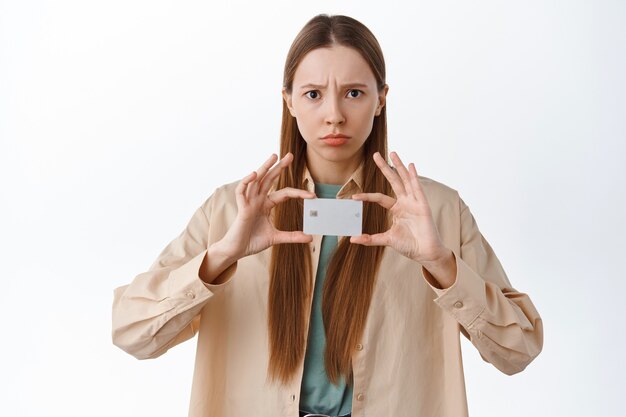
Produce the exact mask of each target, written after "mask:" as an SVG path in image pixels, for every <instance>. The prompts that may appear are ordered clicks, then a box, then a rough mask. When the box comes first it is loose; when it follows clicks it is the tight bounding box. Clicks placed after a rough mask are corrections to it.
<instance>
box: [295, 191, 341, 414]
mask: <svg viewBox="0 0 626 417" xmlns="http://www.w3.org/2000/svg"><path fill="white" fill-rule="evenodd" d="M340 189H341V186H340V185H331V184H315V194H316V195H317V196H318V197H320V198H337V193H338V192H339V190H340ZM336 247H337V236H323V237H322V247H321V248H320V255H319V256H320V259H319V265H318V268H317V274H316V276H315V289H314V291H313V304H312V306H311V320H310V325H309V338H308V341H307V347H306V354H305V356H304V375H303V376H302V387H301V390H300V410H302V411H307V412H309V413H321V414H328V415H331V416H341V415H344V414H348V413H350V412H351V410H352V386H351V385H347V384H346V382H345V381H344V379H343V378H342V379H341V380H340V381H339V385H333V384H332V383H331V382H330V381H329V380H328V375H327V374H326V369H325V367H324V350H325V348H326V333H325V332H324V322H323V320H322V289H323V287H324V279H325V278H326V269H327V267H328V261H329V260H330V257H331V255H332V253H333V251H334V250H335V248H336Z"/></svg>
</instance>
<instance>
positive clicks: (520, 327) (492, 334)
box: [422, 198, 543, 375]
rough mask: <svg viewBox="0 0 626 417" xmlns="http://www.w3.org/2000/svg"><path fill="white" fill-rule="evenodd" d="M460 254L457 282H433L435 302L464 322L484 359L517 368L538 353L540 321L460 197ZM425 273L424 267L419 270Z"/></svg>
mask: <svg viewBox="0 0 626 417" xmlns="http://www.w3.org/2000/svg"><path fill="white" fill-rule="evenodd" d="M459 204H460V216H461V221H460V224H461V234H460V237H461V245H460V253H454V256H455V258H456V267H457V276H456V281H455V283H454V284H453V285H452V286H450V287H449V288H446V289H443V290H442V289H437V288H435V287H432V286H431V287H432V288H433V290H434V291H435V292H436V294H437V295H438V297H437V298H436V299H435V302H436V303H437V304H438V305H439V306H440V307H441V308H442V309H444V310H445V311H446V312H447V313H449V314H451V315H452V316H453V317H454V318H455V319H456V320H457V321H458V322H459V324H460V325H461V326H462V327H461V331H462V332H463V333H464V334H465V336H467V337H468V338H469V339H470V341H471V342H472V344H473V345H474V346H475V347H476V348H477V349H478V351H479V352H480V355H481V356H482V358H483V359H484V360H485V361H487V362H490V363H491V364H493V365H494V366H495V367H496V368H498V369H499V370H500V371H502V372H503V373H505V374H507V375H512V374H515V373H518V372H521V371H522V370H524V369H525V368H526V366H527V365H528V364H529V363H530V362H531V361H532V360H533V359H534V358H535V357H536V356H537V355H538V354H539V353H540V352H541V349H542V346H543V325H542V321H541V318H540V316H539V313H538V312H537V310H536V308H535V306H534V305H533V303H532V301H531V300H530V297H529V296H528V295H526V294H524V293H521V292H518V291H516V290H515V289H514V288H513V287H512V286H511V283H510V282H509V280H508V278H507V276H506V274H505V272H504V270H503V268H502V266H501V264H500V261H499V260H498V258H496V255H495V253H494V251H493V249H492V248H491V246H490V245H489V243H488V242H487V241H486V240H485V238H484V237H483V236H482V234H481V233H480V231H479V229H478V226H477V224H476V221H475V219H474V217H473V216H472V214H471V212H470V210H469V208H468V207H467V205H466V204H465V203H464V202H463V200H461V199H460V198H459ZM422 271H423V272H424V274H427V273H428V272H427V271H426V270H425V269H422Z"/></svg>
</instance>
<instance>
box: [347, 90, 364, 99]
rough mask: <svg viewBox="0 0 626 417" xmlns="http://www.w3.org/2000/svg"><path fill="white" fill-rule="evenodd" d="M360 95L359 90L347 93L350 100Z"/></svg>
mask: <svg viewBox="0 0 626 417" xmlns="http://www.w3.org/2000/svg"><path fill="white" fill-rule="evenodd" d="M360 95H361V90H350V91H348V96H349V97H352V98H357V97H358V96H360Z"/></svg>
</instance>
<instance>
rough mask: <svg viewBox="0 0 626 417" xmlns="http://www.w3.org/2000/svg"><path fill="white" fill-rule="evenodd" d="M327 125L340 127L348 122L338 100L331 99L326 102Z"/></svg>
mask: <svg viewBox="0 0 626 417" xmlns="http://www.w3.org/2000/svg"><path fill="white" fill-rule="evenodd" d="M325 107H326V124H328V125H339V124H342V123H344V122H345V121H346V118H345V116H344V114H343V111H342V110H341V104H340V103H339V100H338V99H336V98H330V99H327V100H326V106H325Z"/></svg>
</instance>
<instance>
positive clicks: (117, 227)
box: [0, 0, 626, 417]
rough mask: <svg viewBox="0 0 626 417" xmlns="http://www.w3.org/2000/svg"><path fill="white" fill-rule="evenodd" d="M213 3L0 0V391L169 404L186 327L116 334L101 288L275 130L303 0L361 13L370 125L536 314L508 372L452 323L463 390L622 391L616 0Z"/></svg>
mask: <svg viewBox="0 0 626 417" xmlns="http://www.w3.org/2000/svg"><path fill="white" fill-rule="evenodd" d="M215 3H217V2H211V1H173V0H158V1H141V0H124V1H121V0H109V1H106V2H104V1H101V2H86V1H79V0H73V1H72V0H57V1H44V0H40V1H36V0H32V1H27V0H25V1H16V0H14V1H9V0H0V190H1V192H0V195H1V198H2V202H1V204H0V211H1V214H2V215H1V216H0V230H1V232H0V256H1V258H2V259H1V267H2V272H1V276H2V284H1V286H0V320H2V322H1V326H2V333H3V335H2V344H1V345H0V350H1V355H0V369H2V371H1V372H0V375H2V376H1V377H0V383H1V384H2V387H0V397H1V398H2V400H1V401H0V414H2V415H5V416H12V417H14V416H63V417H70V416H81V417H82V416H84V415H91V416H112V415H115V416H118V417H123V416H146V415H150V416H155V417H156V416H182V415H186V412H187V406H188V398H189V393H190V385H191V373H192V368H193V360H194V351H195V343H194V341H191V342H188V343H186V344H183V345H181V346H178V347H176V348H174V349H173V350H171V351H170V352H168V353H167V354H166V355H164V356H163V357H161V358H159V359H157V360H153V361H137V360H135V359H133V358H132V357H130V356H128V355H126V354H125V353H123V352H122V351H121V350H119V349H117V348H115V347H114V346H113V345H112V344H111V341H110V330H111V328H110V314H111V311H110V308H111V301H112V290H113V288H114V287H116V286H119V285H122V284H125V283H128V282H130V280H132V278H133V277H134V276H135V275H136V274H138V273H139V272H142V271H144V270H146V269H147V268H148V266H149V265H150V264H151V263H152V261H153V260H154V259H155V257H156V256H157V255H158V253H159V252H160V250H161V249H162V248H163V247H164V246H165V245H166V244H167V243H168V242H169V241H170V240H171V239H173V238H174V237H175V236H176V235H177V234H178V233H179V232H180V231H181V230H182V228H183V227H184V225H185V224H186V222H187V221H188V220H189V218H190V217H191V214H192V213H193V211H194V210H195V209H196V208H197V206H198V205H199V204H201V203H202V201H204V199H205V198H206V197H208V195H209V194H210V193H211V192H212V191H213V189H214V188H215V187H217V186H218V185H220V184H223V183H226V182H230V181H234V180H236V179H238V178H240V177H242V176H243V175H245V174H247V173H248V172H249V171H250V170H252V169H255V168H256V167H257V166H258V165H259V164H260V163H261V162H262V161H263V160H264V159H265V158H266V156H267V155H269V154H270V153H272V152H276V151H277V150H278V135H279V132H278V129H279V122H280V109H281V101H280V100H281V98H280V87H281V77H282V65H283V63H284V59H285V56H286V53H287V49H288V47H289V45H290V43H291V41H292V39H293V37H294V36H295V34H296V33H297V32H298V30H299V29H300V28H301V27H302V26H303V25H304V23H305V22H306V21H307V20H308V19H309V18H310V17H312V16H313V15H315V14H317V13H320V12H328V13H342V14H348V15H351V16H353V17H356V18H357V19H359V20H361V21H363V22H364V23H365V24H366V25H368V26H369V27H370V28H371V29H372V30H373V31H374V33H375V34H376V35H377V37H378V38H379V40H380V42H381V45H382V47H383V50H384V52H385V55H386V60H387V65H388V83H389V85H390V86H391V89H390V92H389V96H388V115H389V116H388V117H389V123H390V126H389V141H390V146H391V149H394V150H397V151H398V152H399V153H400V155H401V156H402V157H404V159H405V160H407V161H413V162H415V163H416V165H417V168H418V172H419V173H420V174H422V175H425V176H428V177H431V178H435V179H437V180H439V181H442V182H444V183H446V184H448V185H450V186H452V187H454V188H456V189H457V190H459V191H460V193H461V196H462V197H463V198H464V199H465V201H466V202H467V203H468V204H469V205H470V207H471V208H472V211H473V212H474V214H475V216H476V217H477V219H478V222H479V225H480V227H481V229H482V231H483V233H484V235H485V236H486V237H487V238H488V239H489V241H490V242H491V243H492V245H493V246H494V248H495V249H496V252H497V253H498V255H499V257H500V259H501V261H502V263H503V264H504V266H505V269H506V270H507V273H508V275H509V277H510V279H511V281H512V282H513V285H514V286H515V287H516V288H517V289H518V290H520V291H524V292H527V293H529V294H530V295H531V297H532V299H533V301H534V302H535V304H536V306H537V308H538V310H539V311H540V313H541V315H542V317H543V319H544V324H545V348H544V351H543V353H542V354H541V355H540V356H539V357H538V358H537V360H536V361H535V362H533V363H532V364H531V365H530V366H529V367H528V369H527V370H526V371H525V372H523V373H521V374H518V375H516V376H513V377H507V376H505V375H503V374H500V373H499V372H498V371H497V370H496V369H495V368H493V367H492V366H491V365H489V364H486V363H484V362H483V361H482V360H481V359H480V357H479V355H478V353H477V352H476V351H475V350H474V348H473V347H472V346H471V345H470V344H469V343H466V344H465V345H464V358H465V368H466V378H467V390H468V396H469V405H470V412H471V414H472V415H473V416H483V417H485V416H494V417H495V416H498V417H500V416H528V415H533V416H555V415H568V416H589V415H597V416H616V415H618V414H621V413H623V407H622V406H621V401H620V400H621V397H622V396H623V388H624V386H625V382H626V378H625V376H624V375H625V374H626V361H625V360H624V355H623V352H624V344H625V342H626V331H625V326H624V322H623V318H624V317H626V314H625V313H626V308H625V307H624V304H625V303H624V297H625V294H626V284H625V280H624V278H625V274H624V268H623V267H622V265H621V264H622V262H623V259H624V253H626V244H625V243H624V234H625V232H626V222H625V221H624V211H625V208H624V203H625V200H626V168H625V167H624V162H626V158H625V157H626V121H625V120H626V117H625V115H626V99H625V97H626V81H625V77H624V74H626V29H625V25H624V22H626V5H625V3H624V2H620V1H598V0H593V1H592V0H588V1H568V2H559V4H557V2H546V1H527V2H502V1H475V2H467V1H430V2H425V1H418V2H413V3H409V2H406V3H405V4H403V5H402V6H399V5H393V4H391V2H365V3H364V2H362V1H354V2H352V1H345V2H336V1H322V0H318V1H316V2H306V3H307V4H309V3H310V4H312V5H311V6H308V5H300V4H299V3H300V2H293V1H269V2H252V1H250V2H228V4H226V3H227V2H221V3H220V4H215ZM302 3H304V2H302ZM622 415H623V414H622Z"/></svg>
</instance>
